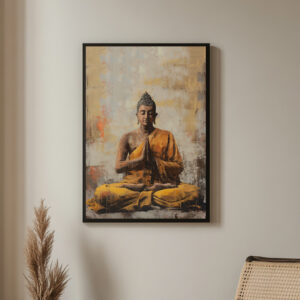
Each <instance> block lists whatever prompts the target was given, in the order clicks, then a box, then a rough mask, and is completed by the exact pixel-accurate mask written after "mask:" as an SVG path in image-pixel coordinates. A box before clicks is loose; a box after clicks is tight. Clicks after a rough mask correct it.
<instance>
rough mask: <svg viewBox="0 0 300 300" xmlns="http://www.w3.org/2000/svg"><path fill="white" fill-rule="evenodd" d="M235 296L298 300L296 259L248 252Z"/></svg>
mask: <svg viewBox="0 0 300 300" xmlns="http://www.w3.org/2000/svg"><path fill="white" fill-rule="evenodd" d="M235 300H300V259H286V258H267V257H259V256H249V257H248V258H247V259H246V262H245V264H244V267H243V269H242V272H241V276H240V281H239V285H238V288H237V291H236V296H235Z"/></svg>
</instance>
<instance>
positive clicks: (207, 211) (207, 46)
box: [82, 43, 210, 223]
mask: <svg viewBox="0 0 300 300" xmlns="http://www.w3.org/2000/svg"><path fill="white" fill-rule="evenodd" d="M89 47H204V48H205V55H206V56H205V57H206V61H205V86H206V88H205V89H206V93H205V118H206V120H205V124H206V125H205V126H206V127H205V132H206V146H205V148H206V161H205V174H206V175H205V180H206V189H205V199H206V201H205V203H203V207H204V209H205V217H204V218H97V217H93V218H90V217H87V215H86V214H87V210H88V208H87V205H86V201H87V199H86V187H87V172H86V169H87V167H88V166H87V164H86V158H87V152H86V130H87V127H86V118H87V114H86V110H87V101H86V85H87V78H86V54H87V48H89ZM82 51H83V52H82V53H83V61H82V64H83V70H82V71H83V73H82V76H83V81H82V84H83V123H82V125H83V143H82V144H83V149H82V154H83V155H82V159H83V185H82V186H83V191H82V197H83V202H82V221H83V222H86V223H94V222H160V223H165V222H168V223H170V222H171V223H178V222H180V223H181V222H192V223H195V222H196V223H208V222H210V180H209V179H210V44H209V43H83V44H82Z"/></svg>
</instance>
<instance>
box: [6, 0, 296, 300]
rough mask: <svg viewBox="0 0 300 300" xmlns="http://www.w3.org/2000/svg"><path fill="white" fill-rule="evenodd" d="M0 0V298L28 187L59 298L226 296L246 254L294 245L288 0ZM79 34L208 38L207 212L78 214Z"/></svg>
mask: <svg viewBox="0 0 300 300" xmlns="http://www.w3.org/2000/svg"><path fill="white" fill-rule="evenodd" d="M2 1H3V2H2V3H3V4H5V7H4V11H5V18H4V19H3V20H4V23H5V27H4V31H5V36H4V47H3V48H2V46H1V48H2V50H3V51H2V52H1V56H2V57H1V58H4V62H5V69H4V70H5V78H4V79H5V80H4V84H3V86H1V87H2V91H1V96H2V95H4V97H3V99H2V100H4V101H3V102H2V104H1V105H2V106H1V108H2V109H1V122H2V123H1V124H2V125H1V137H3V138H1V140H2V141H4V143H3V144H2V146H1V147H2V148H1V153H2V155H1V156H2V157H1V159H2V160H1V162H2V163H3V164H4V165H3V168H2V167H1V178H2V191H1V231H0V234H1V236H0V238H1V245H4V246H3V247H1V251H2V252H1V256H2V262H3V263H4V266H3V267H1V272H2V274H1V275H2V276H3V280H0V282H1V286H0V291H1V292H2V295H0V296H1V299H5V300H15V299H24V284H23V278H22V272H23V243H24V232H25V228H26V226H27V225H29V224H30V223H31V219H32V210H33V206H34V205H37V204H38V203H39V200H40V198H42V197H45V198H46V199H47V203H48V204H49V205H50V206H51V211H50V213H51V215H52V228H54V229H55V230H56V241H55V249H54V255H53V257H58V258H59V260H60V261H61V262H62V263H63V264H68V265H69V266H70V275H71V277H72V279H71V281H70V283H69V284H68V288H67V290H66V292H65V295H64V297H63V299H68V300H71V299H72V300H77V299H78V300H82V299H88V300H96V299H97V300H98V299H105V300H119V299H120V300H121V299H122V300H140V299H143V300H152V299H157V300H167V299H172V300H181V299H189V300H198V299H207V300H223V299H233V297H234V293H235V289H236V284H237V282H238V276H239V273H240V269H241V267H242V264H243V260H244V258H245V257H246V256H247V255H249V254H255V255H265V256H275V257H276V256H278V257H300V241H299V238H298V235H299V234H298V230H299V225H300V219H299V215H300V201H299V172H300V159H299V153H300V134H299V132H300V131H299V127H300V118H299V112H300V101H299V94H300V93H299V92H300V84H299V79H300V78H299V69H300V59H299V53H300V39H299V29H300V21H299V20H300V2H299V1H291V0H290V1H276V0H274V1H271V0H269V1H261V0H259V1H258V0H254V1H221V0H219V1H217V0H197V1H191V0H190V1H178V0H177V1H171V0H165V1H161V0H160V1H156V0H155V1H138V0H131V1H121V0H118V1H108V0H107V1H93V0H86V1H79V0H72V1H71V0H64V1H59V0H52V1H46V0H39V1H38V0H27V1H22V0H2ZM82 42H210V43H211V44H212V46H213V48H212V55H211V65H212V72H211V73H212V74H211V205H212V222H211V223H210V224H89V225H88V224H83V223H82V222H81V207H82V205H81V195H82V153H81V149H82V124H81V122H82V97H81V95H82V76H81V71H82V64H81V60H82V53H81V44H82ZM2 92H3V93H2Z"/></svg>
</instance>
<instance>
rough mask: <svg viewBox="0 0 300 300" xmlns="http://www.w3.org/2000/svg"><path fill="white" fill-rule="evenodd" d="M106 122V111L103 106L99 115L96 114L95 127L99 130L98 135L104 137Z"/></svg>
mask: <svg viewBox="0 0 300 300" xmlns="http://www.w3.org/2000/svg"><path fill="white" fill-rule="evenodd" d="M107 123H108V119H107V112H106V109H105V107H104V106H103V107H102V109H101V115H100V116H97V129H98V130H99V132H100V137H101V138H102V139H104V132H105V127H106V124H107Z"/></svg>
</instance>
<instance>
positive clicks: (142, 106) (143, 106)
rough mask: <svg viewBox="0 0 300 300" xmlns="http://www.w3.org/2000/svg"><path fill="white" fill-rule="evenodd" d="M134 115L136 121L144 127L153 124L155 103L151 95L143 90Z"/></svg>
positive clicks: (155, 114)
mask: <svg viewBox="0 0 300 300" xmlns="http://www.w3.org/2000/svg"><path fill="white" fill-rule="evenodd" d="M136 116H137V119H138V123H140V124H141V125H142V126H145V127H151V126H153V124H155V119H156V116H157V113H156V104H155V102H154V101H153V99H152V98H151V96H150V95H149V94H148V93H147V92H145V93H144V94H143V95H142V97H141V99H140V100H139V102H138V103H137V106H136Z"/></svg>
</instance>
